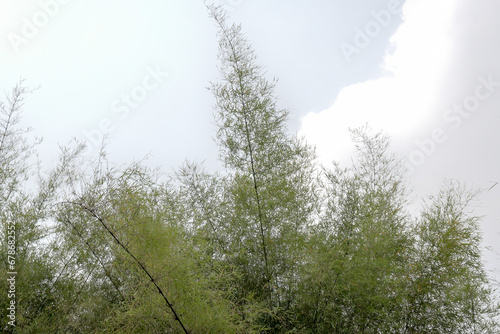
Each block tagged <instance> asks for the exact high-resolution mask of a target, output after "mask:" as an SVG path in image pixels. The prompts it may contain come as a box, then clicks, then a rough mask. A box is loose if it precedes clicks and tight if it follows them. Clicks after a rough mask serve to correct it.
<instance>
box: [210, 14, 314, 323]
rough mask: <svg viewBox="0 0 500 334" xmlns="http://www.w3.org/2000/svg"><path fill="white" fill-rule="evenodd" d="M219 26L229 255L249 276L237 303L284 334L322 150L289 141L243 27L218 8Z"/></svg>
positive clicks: (219, 110) (218, 93) (218, 94)
mask: <svg viewBox="0 0 500 334" xmlns="http://www.w3.org/2000/svg"><path fill="white" fill-rule="evenodd" d="M209 9H210V12H211V14H212V17H213V18H214V20H215V21H216V23H217V26H218V31H219V32H218V35H219V61H220V65H219V69H220V73H221V77H222V82H220V83H214V84H212V91H213V93H214V95H215V98H216V105H215V113H216V122H217V125H218V131H217V140H218V143H219V145H220V148H221V159H222V161H223V162H224V164H225V167H226V170H227V171H228V182H227V188H226V189H225V191H226V192H227V193H229V198H228V201H229V203H230V204H229V211H227V212H226V217H225V220H226V222H227V223H225V225H226V226H228V228H227V231H228V232H229V235H228V236H225V237H224V239H225V240H227V241H228V244H227V245H226V247H225V252H226V255H227V257H228V258H229V259H230V263H231V265H233V266H234V267H235V268H237V271H238V272H239V273H240V274H241V281H240V282H239V284H238V285H239V291H238V292H237V298H238V299H239V300H240V301H242V300H245V299H246V298H247V297H248V296H249V295H253V296H255V298H256V299H257V300H258V301H261V302H262V303H263V305H265V306H266V308H267V311H266V313H267V315H265V314H263V315H262V317H263V318H262V324H263V325H264V326H267V327H268V328H269V329H270V330H273V331H277V330H278V328H279V327H280V326H289V325H290V324H289V323H290V322H293V321H294V319H293V317H294V315H292V314H290V313H289V312H290V311H291V310H292V308H293V305H294V303H295V300H296V297H297V296H296V292H297V291H296V283H297V282H296V279H297V275H296V271H297V268H298V266H299V265H300V264H301V262H302V257H303V253H304V249H305V237H306V230H307V227H308V225H309V224H310V223H311V222H312V215H313V212H314V208H315V206H314V183H313V178H312V176H313V171H314V169H315V165H314V164H313V159H314V158H315V154H314V150H312V149H311V148H310V147H309V146H307V145H306V144H305V143H304V142H303V141H302V140H300V139H299V138H296V137H292V136H290V135H289V134H288V133H287V128H286V122H287V118H288V111H287V110H284V109H279V108H278V107H277V104H276V97H275V95H274V87H275V83H276V82H275V81H272V82H269V81H268V80H267V79H266V78H265V76H264V74H263V73H262V68H261V67H260V66H258V65H256V64H255V61H256V56H255V54H254V52H253V50H252V49H251V47H250V45H249V43H248V42H247V40H246V39H245V38H244V37H243V35H242V33H241V26H239V25H234V24H233V25H231V26H229V25H228V24H227V22H226V17H225V14H224V12H223V11H222V10H221V9H220V8H216V7H213V6H212V7H210V8H209Z"/></svg>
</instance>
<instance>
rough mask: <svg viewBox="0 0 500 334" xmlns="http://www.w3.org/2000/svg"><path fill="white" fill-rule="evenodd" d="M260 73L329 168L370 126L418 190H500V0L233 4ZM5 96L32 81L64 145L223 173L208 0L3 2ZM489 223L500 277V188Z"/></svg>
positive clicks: (29, 115) (27, 113)
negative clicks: (200, 165) (80, 143)
mask: <svg viewBox="0 0 500 334" xmlns="http://www.w3.org/2000/svg"><path fill="white" fill-rule="evenodd" d="M219 2H220V3H222V4H224V6H225V7H226V9H227V11H228V13H229V15H230V17H231V20H233V21H235V22H237V23H241V24H242V26H243V31H244V32H245V34H246V36H247V37H248V39H249V41H250V42H251V44H252V45H253V47H254V49H255V51H256V53H257V55H258V61H259V63H260V64H262V65H264V66H265V67H266V70H267V73H268V75H269V77H270V78H272V77H277V78H279V82H278V86H277V94H278V96H279V105H280V106H281V107H286V108H287V109H289V110H290V115H291V119H290V131H291V132H292V133H295V132H298V133H299V134H301V135H303V136H305V137H306V138H307V140H308V141H309V142H310V143H312V144H314V145H316V146H317V149H318V153H319V154H320V159H321V160H322V161H323V162H325V163H328V162H329V161H331V160H338V161H341V162H344V163H348V162H349V159H350V158H349V157H350V154H351V153H352V149H353V146H352V144H351V142H350V140H349V134H348V128H350V127H357V126H362V125H364V124H366V123H368V124H369V125H370V126H371V127H372V128H373V129H375V130H383V131H385V132H386V133H388V134H389V135H390V136H391V138H392V143H393V149H394V150H395V151H397V152H398V153H399V154H401V155H402V156H403V157H404V158H405V159H406V161H407V163H406V166H407V168H408V173H409V175H410V178H411V181H412V182H413V184H414V188H415V196H417V195H419V196H420V195H422V194H432V193H436V192H437V190H438V189H439V187H440V185H441V184H442V181H443V180H444V179H450V178H451V179H456V180H460V181H463V182H464V183H465V184H467V185H469V186H471V187H474V186H478V187H482V188H485V189H488V188H489V187H491V186H492V185H493V184H494V183H492V182H497V181H500V173H499V171H500V156H499V153H498V152H499V144H500V132H499V131H498V128H499V126H500V113H499V110H498V109H499V107H500V39H499V38H498V33H499V32H500V20H498V15H499V14H500V2H498V1H493V0H439V1H435V0H434V1H431V0H406V1H403V0H350V1H347V0H310V1H298V0H286V1H285V0H274V1H269V0H221V1H219ZM0 38H1V39H0V69H1V76H0V87H2V89H3V90H5V91H8V90H10V88H11V87H12V86H13V85H15V84H16V82H18V81H19V79H20V78H24V79H25V80H26V81H25V84H26V85H28V86H29V87H37V86H40V89H38V90H36V91H35V92H34V93H33V94H32V95H30V96H29V97H28V99H27V100H26V103H25V108H24V124H26V125H29V126H32V127H33V128H35V131H34V133H35V134H36V135H39V136H43V137H44V142H43V144H42V145H41V147H40V155H41V158H42V160H43V161H44V162H45V163H46V164H47V165H48V166H50V164H51V163H52V162H53V161H55V160H56V159H57V155H58V145H59V144H60V145H66V144H68V143H69V142H70V140H71V139H72V138H77V139H80V140H86V141H87V143H88V145H89V150H88V154H93V153H94V154H95V153H96V149H97V147H98V146H99V143H100V138H101V136H102V135H103V133H108V134H109V138H110V140H109V146H108V151H109V152H110V155H111V159H112V160H113V161H115V162H118V163H126V162H130V161H131V160H133V159H139V158H141V157H143V156H145V155H146V154H150V155H151V158H150V159H149V160H148V163H149V164H151V165H152V166H158V165H161V166H162V167H163V169H164V170H166V171H171V170H172V169H174V168H176V167H177V166H179V164H180V163H182V161H183V160H184V159H189V160H195V161H203V160H204V161H205V163H206V166H207V168H208V169H210V170H214V169H218V168H220V163H219V162H218V161H217V155H218V150H217V147H216V145H215V143H214V141H213V139H212V138H213V136H214V130H215V128H214V125H213V117H212V106H213V104H214V99H213V98H212V96H211V94H210V92H209V91H208V90H207V89H206V87H207V86H209V82H210V81H216V80H217V78H218V73H217V69H216V66H217V58H216V56H217V40H216V28H215V25H214V22H212V21H211V19H210V18H209V17H208V14H207V10H206V8H205V6H204V4H203V2H202V0H164V1H153V0H143V1H141V2H137V1H123V0H121V1H118V0H109V1H95V0H94V1H92V0H86V1H81V0H64V1H63V0H40V1H32V0H29V1H28V0H26V1H17V0H0ZM480 199H481V202H480V203H479V204H478V207H477V208H476V213H478V214H484V215H486V216H485V218H484V220H483V223H482V227H483V231H484V239H485V242H484V244H485V246H492V248H493V252H487V253H486V255H485V258H486V259H487V261H488V262H489V264H488V268H489V269H491V268H500V255H498V254H499V253H500V243H499V242H498V240H499V238H500V234H499V233H500V185H498V186H496V187H494V188H492V189H491V190H490V191H488V192H484V194H483V195H482V196H480Z"/></svg>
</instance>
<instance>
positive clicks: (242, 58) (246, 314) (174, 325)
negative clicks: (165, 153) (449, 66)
mask: <svg viewBox="0 0 500 334" xmlns="http://www.w3.org/2000/svg"><path fill="white" fill-rule="evenodd" d="M209 10H210V12H211V14H212V17H213V18H214V19H215V21H216V23H217V27H218V31H219V37H220V43H219V47H220V48H219V59H220V67H219V68H220V72H221V78H222V81H221V82H219V83H214V84H212V91H213V93H214V96H215V100H216V104H215V117H216V122H217V125H218V132H217V142H218V144H219V146H220V155H221V160H222V162H223V163H224V165H225V167H226V171H225V172H224V173H208V172H206V171H205V170H204V169H203V166H201V165H199V164H196V163H186V164H184V165H183V166H181V167H180V168H179V169H178V170H177V172H176V173H175V174H174V175H164V174H162V173H161V172H160V171H158V170H150V169H148V168H146V167H144V166H143V164H142V163H141V162H137V163H132V164H130V165H127V166H123V167H116V166H113V165H112V164H111V163H110V162H109V161H108V159H107V156H106V153H105V151H104V149H103V150H102V151H101V152H100V153H99V155H98V156H97V157H96V158H95V159H90V160H89V159H85V158H84V157H82V151H83V149H84V146H83V145H81V144H76V145H73V147H72V148H62V151H61V157H60V161H59V163H58V165H57V167H55V168H54V169H53V170H51V171H50V172H48V173H44V172H42V171H41V170H38V173H36V169H35V166H36V165H34V163H33V162H34V161H33V154H34V153H35V147H36V146H34V145H35V144H36V141H35V142H34V143H33V144H31V143H30V141H29V140H28V139H27V138H26V137H27V129H24V128H21V127H20V126H19V120H20V110H21V106H22V101H23V97H24V95H25V94H26V93H28V92H29V91H28V90H27V89H25V88H23V87H22V86H21V85H18V86H16V87H15V88H14V90H13V91H12V93H11V95H8V97H7V103H6V104H0V109H1V112H2V113H1V115H0V116H1V118H0V180H1V181H2V182H1V183H0V199H1V201H0V208H1V211H0V218H1V231H0V234H1V235H0V236H1V237H2V244H1V252H0V260H1V264H0V272H1V273H2V276H3V277H5V275H6V273H7V272H8V271H9V269H8V246H7V243H6V242H3V240H6V239H7V238H6V237H7V234H8V225H9V221H15V223H16V229H15V231H16V237H17V245H16V270H17V276H16V300H17V314H16V325H17V326H16V327H15V332H16V333H116V332H119V333H406V334H409V333H495V332H498V331H499V328H498V322H497V319H498V315H499V312H500V309H499V306H498V302H497V301H495V299H494V297H493V296H494V294H493V292H494V290H493V288H494V286H493V284H492V282H491V281H490V279H489V277H488V276H487V274H486V273H485V270H484V268H483V263H482V261H481V248H480V243H481V235H480V233H479V231H480V220H479V218H478V217H475V216H474V215H473V213H472V212H471V211H470V203H471V201H472V200H473V199H474V198H475V193H474V192H470V191H467V190H466V189H464V188H463V187H460V186H459V185H458V184H456V183H453V182H449V183H448V184H446V185H445V186H444V187H443V189H442V191H441V192H440V193H439V194H437V195H436V196H434V197H431V198H430V199H429V203H428V204H426V205H424V207H423V209H422V212H421V213H420V215H418V217H417V216H412V215H410V214H409V213H408V211H407V210H408V205H409V203H408V200H407V198H408V195H409V191H408V186H407V184H406V182H405V176H404V173H403V172H402V169H401V164H400V162H399V160H398V159H397V157H396V156H394V155H391V154H390V153H389V151H388V150H389V144H390V143H389V139H388V138H387V137H386V136H384V135H383V134H380V133H377V134H374V135H373V134H371V133H370V131H369V130H368V129H366V128H365V129H356V130H353V131H352V135H353V140H354V142H355V143H356V147H357V150H356V154H355V157H354V159H353V163H352V166H350V167H348V168H343V167H341V166H340V165H339V164H337V163H334V164H333V166H331V168H330V167H325V166H320V165H319V164H318V163H317V162H316V156H315V151H314V149H313V148H311V147H310V146H308V145H307V143H305V141H304V140H303V139H301V138H297V137H295V136H293V135H290V134H289V133H288V131H287V128H286V122H287V118H288V111H286V110H282V109H279V108H278V107H277V104H276V98H275V95H274V87H275V84H276V81H269V80H267V79H266V77H265V73H264V72H263V70H262V68H261V67H260V66H258V65H256V56H255V54H254V52H253V50H252V48H251V47H250V45H249V43H248V42H247V41H246V39H245V38H244V37H243V35H242V33H241V27H240V26H238V25H228V24H227V20H226V17H225V14H224V12H223V11H222V10H221V9H219V8H216V7H209ZM35 175H37V176H38V180H37V181H38V182H37V184H36V187H32V188H33V189H30V191H28V190H27V189H26V188H27V187H25V186H26V184H27V182H29V181H30V178H31V177H33V176H35ZM0 288H1V289H2V291H6V290H7V289H8V286H7V281H6V280H4V279H2V281H1V282H0ZM8 303H9V300H8V298H7V296H6V294H4V293H3V294H1V295H0V307H1V308H2V310H5V309H6V308H7V305H8ZM495 317H497V318H495ZM7 320H8V318H7V317H2V318H1V319H0V326H1V327H2V330H3V331H4V332H7V333H8V332H14V328H12V327H9V325H8V324H7Z"/></svg>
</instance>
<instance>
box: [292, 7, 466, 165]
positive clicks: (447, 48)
mask: <svg viewBox="0 0 500 334" xmlns="http://www.w3.org/2000/svg"><path fill="white" fill-rule="evenodd" d="M456 3H457V1H456V0H443V1H438V2H436V1H431V0H407V1H406V3H405V5H404V7H403V18H404V22H403V24H402V25H401V26H400V27H399V29H398V30H397V32H396V33H395V34H394V35H393V36H392V38H391V40H390V43H391V45H392V47H391V49H393V50H394V52H393V53H391V54H388V55H387V56H386V57H385V59H384V61H383V62H382V64H381V69H382V73H384V77H382V78H380V79H377V80H370V81H366V82H362V83H358V84H355V85H351V86H349V87H345V88H343V89H342V90H341V91H340V93H339V95H338V96H337V99H336V101H335V103H334V104H333V105H332V106H331V107H330V108H328V109H326V110H323V111H321V112H319V113H312V112H311V113H309V114H308V115H306V116H305V117H304V118H303V119H302V127H301V129H300V131H299V134H300V135H304V136H305V137H306V138H307V140H308V142H309V143H311V144H314V145H316V147H317V149H318V153H319V155H320V159H321V160H322V161H323V162H325V163H326V162H330V161H332V160H338V161H343V160H344V159H346V158H347V157H348V156H349V155H350V151H351V150H352V149H353V145H352V144H351V140H350V138H349V131H348V129H349V128H353V127H359V126H363V125H364V124H366V123H368V124H369V125H370V126H371V127H372V128H374V129H375V130H383V131H385V132H387V133H389V135H391V137H392V138H393V140H397V139H398V138H407V137H408V136H410V135H411V133H413V132H414V131H415V130H416V129H418V128H419V127H421V126H422V125H423V124H425V122H426V121H428V120H429V118H430V117H431V116H432V112H433V111H434V112H435V108H433V106H434V105H436V104H435V103H436V99H437V97H436V96H435V94H436V92H437V91H439V90H438V89H437V88H438V87H439V86H440V85H441V84H442V81H443V76H444V75H445V71H446V69H447V62H448V60H449V57H450V55H451V50H452V45H451V43H452V39H451V35H450V34H451V28H452V25H451V18H452V16H453V13H454V9H455V6H456ZM360 57H362V55H360Z"/></svg>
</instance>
